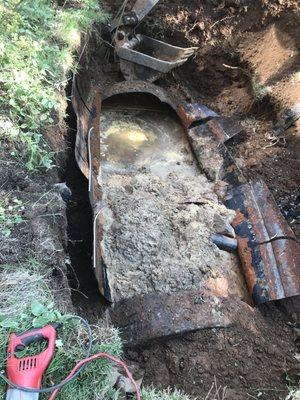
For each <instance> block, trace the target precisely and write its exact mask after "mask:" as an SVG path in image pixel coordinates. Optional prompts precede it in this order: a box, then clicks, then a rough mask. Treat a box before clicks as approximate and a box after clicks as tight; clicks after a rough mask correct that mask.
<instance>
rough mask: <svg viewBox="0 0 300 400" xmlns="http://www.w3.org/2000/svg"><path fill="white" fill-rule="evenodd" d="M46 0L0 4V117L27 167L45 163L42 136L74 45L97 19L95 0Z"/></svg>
mask: <svg viewBox="0 0 300 400" xmlns="http://www.w3.org/2000/svg"><path fill="white" fill-rule="evenodd" d="M53 3H54V2H51V1H49V0H21V1H20V0H7V1H5V2H4V1H3V2H1V4H0V94H1V96H0V107H1V116H0V119H4V120H5V121H6V124H5V128H1V131H0V138H1V136H3V131H5V132H4V133H5V135H6V136H8V137H9V138H10V139H13V140H15V141H20V142H22V144H23V145H24V146H23V147H24V152H25V154H24V157H25V160H26V166H27V168H28V169H29V170H35V169H37V168H38V167H41V166H42V167H45V168H51V167H52V166H53V162H52V158H53V153H52V152H51V150H50V148H49V147H48V146H47V143H46V142H45V141H44V139H43V130H44V128H45V126H47V125H54V124H56V119H57V118H56V115H57V113H58V112H59V111H60V99H61V94H62V92H63V89H64V87H65V85H66V79H67V78H66V76H67V73H68V71H70V70H71V69H74V68H75V67H76V65H75V64H76V63H75V61H74V59H73V53H74V49H75V48H76V47H77V46H78V45H79V43H80V36H81V33H82V32H86V31H87V29H88V27H89V25H90V23H91V21H94V20H103V19H104V18H105V14H104V13H103V12H102V11H101V8H100V7H99V4H98V2H97V0H81V1H80V2H79V1H73V2H72V6H73V7H68V2H65V6H64V7H54V4H53Z"/></svg>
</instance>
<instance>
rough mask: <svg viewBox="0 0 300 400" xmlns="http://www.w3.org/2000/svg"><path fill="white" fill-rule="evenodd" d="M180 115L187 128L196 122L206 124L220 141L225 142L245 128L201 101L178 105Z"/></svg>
mask: <svg viewBox="0 0 300 400" xmlns="http://www.w3.org/2000/svg"><path fill="white" fill-rule="evenodd" d="M178 116H179V117H180V119H181V120H182V122H183V124H184V126H185V127H186V128H191V127H192V126H193V125H195V124H198V125H199V124H206V125H207V127H208V128H209V129H210V133H211V134H213V135H214V136H215V138H216V139H217V140H218V142H219V143H224V142H226V141H227V140H229V139H230V138H232V137H233V136H235V135H237V134H238V133H240V132H241V131H242V130H243V128H242V126H241V124H240V122H239V121H237V120H235V119H234V118H225V117H221V116H220V115H219V114H217V113H216V112H215V111H213V110H211V109H210V108H208V107H206V106H205V105H203V104H199V103H189V104H184V105H180V106H179V107H178Z"/></svg>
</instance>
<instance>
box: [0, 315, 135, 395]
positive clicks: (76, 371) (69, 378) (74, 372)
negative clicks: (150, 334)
mask: <svg viewBox="0 0 300 400" xmlns="http://www.w3.org/2000/svg"><path fill="white" fill-rule="evenodd" d="M67 319H77V320H79V321H80V322H82V323H83V324H84V325H85V327H86V328H87V332H88V338H89V344H88V349H87V353H86V358H85V359H83V360H81V361H79V362H78V363H77V364H76V365H75V367H74V368H73V369H72V371H71V372H70V373H69V375H68V376H67V377H66V378H65V379H64V380H63V381H62V382H60V383H58V384H57V385H53V386H50V387H48V388H40V389H34V388H32V389H31V388H27V387H24V386H20V385H17V384H15V383H13V382H12V381H10V380H9V379H8V378H7V377H6V376H5V375H3V374H0V377H1V378H2V379H3V380H4V381H5V382H6V383H7V384H8V385H9V386H10V387H12V388H15V389H18V390H21V391H23V392H29V393H50V392H53V393H52V394H51V395H50V397H49V400H54V399H55V398H56V397H57V395H58V392H59V390H60V389H62V388H63V387H64V386H65V385H67V384H68V383H70V382H71V381H73V380H74V379H75V378H76V377H77V376H78V375H79V374H80V372H81V371H82V370H83V369H84V368H85V366H86V365H87V364H88V363H90V362H92V361H94V360H97V359H99V358H105V359H107V360H110V361H113V362H114V363H116V364H118V365H119V366H120V367H122V368H123V369H124V371H125V373H126V375H127V377H128V379H129V380H130V381H131V383H132V384H133V386H134V389H135V393H136V400H142V398H141V394H140V389H139V387H138V385H137V383H136V382H135V380H134V379H133V376H132V374H131V373H130V371H129V369H128V367H127V365H126V364H125V362H124V361H122V360H119V359H118V358H116V357H114V356H112V355H110V354H107V353H98V354H95V355H93V356H91V351H92V344H93V340H92V339H93V338H92V330H91V327H90V325H89V323H88V322H87V321H86V320H85V319H84V318H82V317H79V316H78V315H70V316H68V317H67Z"/></svg>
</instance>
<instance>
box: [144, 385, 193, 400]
mask: <svg viewBox="0 0 300 400" xmlns="http://www.w3.org/2000/svg"><path fill="white" fill-rule="evenodd" d="M142 397H143V400H190V398H189V397H188V396H186V395H185V394H184V393H182V392H180V391H178V390H175V391H172V390H170V389H168V390H162V391H159V390H156V389H154V388H148V389H144V390H143V391H142Z"/></svg>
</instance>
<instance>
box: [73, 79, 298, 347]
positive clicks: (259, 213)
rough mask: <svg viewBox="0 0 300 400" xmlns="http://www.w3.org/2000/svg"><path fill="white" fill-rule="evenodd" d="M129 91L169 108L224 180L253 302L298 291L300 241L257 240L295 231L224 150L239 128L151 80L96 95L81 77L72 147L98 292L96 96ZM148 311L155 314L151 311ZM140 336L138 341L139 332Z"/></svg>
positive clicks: (102, 283) (102, 268)
mask: <svg viewBox="0 0 300 400" xmlns="http://www.w3.org/2000/svg"><path fill="white" fill-rule="evenodd" d="M128 93H146V94H149V95H152V96H154V97H155V98H156V99H159V100H160V101H161V102H162V103H166V104H168V105H169V106H170V107H172V109H173V110H174V111H176V113H177V115H178V116H179V118H180V120H181V122H182V124H183V126H184V127H185V128H186V132H187V135H188V137H189V140H190V144H191V146H192V148H193V151H194V153H195V155H196V157H197V159H198V161H199V164H200V165H201V167H202V168H203V170H204V172H205V173H206V174H207V176H208V177H209V178H210V179H211V180H213V181H218V180H223V181H225V182H226V183H227V185H228V199H227V203H226V205H227V206H228V207H229V208H232V209H234V210H235V211H236V213H237V214H236V218H235V221H234V227H235V230H236V233H237V240H238V252H239V256H240V259H241V263H242V266H243V271H244V275H245V278H246V281H247V285H248V289H249V292H250V294H251V295H252V298H253V302H254V304H260V303H264V302H266V301H270V300H277V299H282V298H284V297H288V296H295V295H299V294H300V266H299V260H300V253H299V243H297V242H296V241H295V240H290V239H281V240H273V241H271V242H269V243H264V244H261V245H260V244H259V243H261V242H266V241H268V240H269V239H270V238H272V237H273V236H274V235H278V236H289V237H293V232H292V230H291V229H290V228H289V226H288V225H287V223H286V221H285V220H284V218H283V217H282V215H281V214H280V212H279V210H278V208H277V206H276V203H275V201H274V199H273V198H272V196H271V195H270V193H269V191H268V189H267V188H266V186H265V185H264V184H263V183H261V182H253V183H252V184H248V183H247V181H246V179H245V177H244V176H243V174H242V173H241V171H240V170H239V168H238V167H237V165H236V164H235V162H234V160H233V158H232V157H231V155H230V153H229V151H228V149H227V148H226V145H225V143H224V142H226V140H228V138H230V137H231V136H232V132H233V131H234V129H236V130H237V131H238V129H239V128H236V127H235V128H234V129H233V130H231V128H230V127H229V128H228V126H226V123H229V122H230V120H226V123H225V122H224V119H222V118H221V117H219V116H218V115H217V114H216V113H215V112H214V111H212V110H210V109H208V108H206V107H204V106H201V105H198V104H190V105H188V104H178V100H177V99H173V98H171V97H169V96H168V95H167V94H166V92H165V91H164V90H163V89H161V88H159V87H158V86H156V85H153V84H149V83H145V82H120V83H117V84H113V85H109V86H106V87H105V88H103V90H102V92H101V95H100V90H99V89H97V88H92V87H91V86H90V85H89V82H88V80H87V79H86V78H85V77H84V76H81V77H79V78H78V79H77V81H76V82H75V81H74V84H73V99H72V101H73V105H74V109H75V111H76V114H77V117H78V131H77V140H76V150H75V151H76V159H77V162H78V164H79V166H80V168H81V170H82V171H83V173H84V174H85V175H86V176H87V178H89V179H90V200H91V204H92V207H93V213H94V221H95V224H94V243H95V249H94V267H95V274H96V277H97V280H98V283H99V290H100V292H101V293H102V294H103V295H104V296H105V297H106V299H107V300H109V301H111V296H110V290H109V284H108V279H107V266H106V265H105V263H104V257H103V249H101V245H100V243H101V241H102V211H101V207H102V206H103V204H102V190H101V186H100V184H99V181H97V176H98V174H99V169H100V167H101V166H100V142H99V139H100V136H99V131H100V127H99V114H100V106H101V99H100V97H101V98H102V100H105V99H109V98H113V97H114V96H117V95H120V94H128ZM91 127H93V132H92V133H91V136H90V139H91V142H90V151H91V154H89V146H88V132H89V130H90V129H91ZM90 165H91V166H92V168H91V169H90ZM128 304H130V303H128ZM145 304H146V303H145ZM141 307H142V306H141ZM152 311H153V312H155V310H152ZM149 312H150V311H149ZM145 315H146V314H145ZM178 315H179V314H178ZM178 318H179V317H178ZM180 318H181V317H180ZM178 321H179V320H178ZM151 323H152V322H151ZM178 323H179V322H178ZM153 324H154V322H153ZM193 324H194V325H193ZM193 324H191V325H190V326H191V328H188V329H192V326H196V325H197V324H198V326H200V325H201V321H199V320H198V321H196V320H194V322H193ZM178 326H179V325H178ZM128 329H129V328H128ZM155 329H156V331H155V330H153V332H156V333H155V334H154V333H153V335H152V336H153V337H159V336H160V335H163V334H167V331H164V332H163V331H162V332H160V333H159V330H158V328H155ZM178 329H179V328H178ZM180 329H181V328H180ZM182 329H184V328H183V327H182ZM128 332H129V331H128ZM171 334H172V332H171ZM128 335H129V333H128ZM141 335H142V333H141ZM128 337H129V336H128ZM145 337H146V333H145ZM138 340H142V336H141V338H140V339H138Z"/></svg>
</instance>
